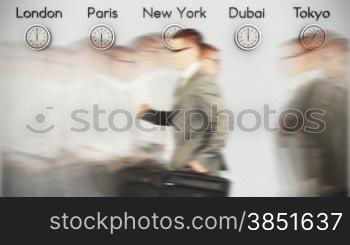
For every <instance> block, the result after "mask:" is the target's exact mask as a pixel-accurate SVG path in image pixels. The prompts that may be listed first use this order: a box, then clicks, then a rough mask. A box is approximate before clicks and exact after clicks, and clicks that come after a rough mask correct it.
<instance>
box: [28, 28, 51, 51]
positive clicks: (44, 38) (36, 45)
mask: <svg viewBox="0 0 350 245" xmlns="http://www.w3.org/2000/svg"><path fill="white" fill-rule="evenodd" d="M24 40H25V42H26V44H27V45H28V47H29V48H31V49H34V50H43V49H45V48H47V47H48V46H49V44H50V42H51V34H50V31H49V30H48V29H47V28H46V27H45V26H43V25H32V26H30V27H29V28H28V29H27V31H26V33H25V37H24Z"/></svg>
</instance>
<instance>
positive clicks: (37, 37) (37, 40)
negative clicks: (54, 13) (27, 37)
mask: <svg viewBox="0 0 350 245" xmlns="http://www.w3.org/2000/svg"><path fill="white" fill-rule="evenodd" d="M35 30H36V40H37V41H38V39H39V37H38V28H36V29H35Z"/></svg>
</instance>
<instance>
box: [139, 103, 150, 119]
mask: <svg viewBox="0 0 350 245" xmlns="http://www.w3.org/2000/svg"><path fill="white" fill-rule="evenodd" d="M150 109H151V108H150V106H149V105H148V104H141V105H140V106H139V112H138V113H137V116H138V117H139V118H141V117H143V116H144V115H145V114H146V113H147V112H149V110H150Z"/></svg>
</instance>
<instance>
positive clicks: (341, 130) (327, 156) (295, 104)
mask: <svg viewBox="0 0 350 245" xmlns="http://www.w3.org/2000/svg"><path fill="white" fill-rule="evenodd" d="M288 108H292V109H296V110H299V111H300V112H301V113H302V115H303V116H304V118H296V117H295V116H292V117H291V118H289V117H288V116H287V117H286V118H284V123H287V124H290V125H291V126H293V125H296V124H295V122H296V120H298V121H299V122H302V123H304V127H303V129H301V130H299V131H297V132H288V131H280V133H279V143H280V145H281V146H282V147H283V146H284V147H287V148H288V149H289V152H290V156H291V158H292V164H293V167H292V169H294V171H295V172H296V174H297V178H298V180H297V181H298V182H299V184H300V183H302V182H304V183H306V182H309V183H310V180H313V181H315V182H316V187H313V189H311V191H309V192H304V193H301V194H302V195H306V196H309V195H310V196H336V195H346V189H347V135H348V134H347V109H346V108H347V88H346V82H345V81H336V80H334V79H331V78H314V80H313V81H312V82H310V83H309V84H308V85H305V86H303V87H301V88H299V90H298V91H297V92H296V94H295V96H294V98H293V99H292V100H291V101H290V103H289V105H288ZM315 108H316V109H321V110H323V111H324V114H322V115H321V114H315V116H313V117H314V118H316V119H317V120H319V121H318V122H321V121H322V122H323V123H324V126H325V127H324V129H323V130H321V131H320V132H312V130H311V131H309V130H308V131H306V130H305V127H309V128H310V129H312V128H315V126H316V125H315V123H314V122H315V120H313V122H311V121H310V120H309V119H310V118H307V117H306V113H307V111H308V110H310V109H315ZM300 115H301V114H300ZM280 125H283V123H280ZM303 189H304V190H305V189H307V188H305V187H303ZM299 194H300V193H299Z"/></svg>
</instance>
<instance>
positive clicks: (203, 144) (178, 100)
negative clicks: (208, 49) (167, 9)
mask: <svg viewBox="0 0 350 245" xmlns="http://www.w3.org/2000/svg"><path fill="white" fill-rule="evenodd" d="M202 41H203V38H202V35H201V34H200V33H199V32H197V31H196V30H193V29H185V30H182V31H179V32H178V33H176V34H175V36H174V40H173V42H174V43H173V44H174V47H176V48H175V49H174V50H172V51H173V53H174V57H173V59H174V63H175V66H176V68H177V69H178V70H180V71H181V72H182V73H181V75H180V79H179V81H178V83H177V87H176V91H175V99H174V101H175V102H174V104H175V105H174V108H173V110H172V111H157V110H153V109H151V108H150V107H149V106H148V105H145V104H143V105H141V108H140V116H141V118H142V119H144V120H147V121H150V122H152V123H155V124H157V125H166V126H172V127H173V128H174V131H175V151H174V153H173V157H172V159H171V161H170V166H169V167H170V169H173V170H182V169H186V168H190V169H191V170H192V171H195V172H198V173H205V174H213V175H215V174H217V173H218V171H219V170H222V169H225V164H224V162H223V160H222V157H221V150H222V148H223V147H224V145H225V142H226V138H227V135H228V134H227V130H226V129H225V126H227V124H228V122H227V121H226V120H225V119H226V118H223V117H220V116H219V111H220V108H221V106H222V96H221V92H220V89H219V86H218V83H217V82H216V76H213V75H211V74H210V75H209V74H206V72H205V71H204V70H203V67H202V61H203V60H202V54H203V53H202V51H203V49H202V43H203V42H202Z"/></svg>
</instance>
